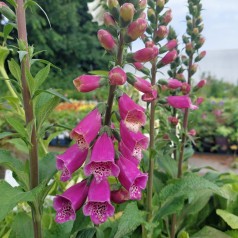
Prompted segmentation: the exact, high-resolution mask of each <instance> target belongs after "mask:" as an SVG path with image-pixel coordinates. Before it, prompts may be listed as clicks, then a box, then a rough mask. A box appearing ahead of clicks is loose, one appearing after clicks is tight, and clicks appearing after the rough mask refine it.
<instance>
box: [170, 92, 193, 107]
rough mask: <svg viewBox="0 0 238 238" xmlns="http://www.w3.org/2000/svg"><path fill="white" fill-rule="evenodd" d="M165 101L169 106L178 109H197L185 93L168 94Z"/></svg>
mask: <svg viewBox="0 0 238 238" xmlns="http://www.w3.org/2000/svg"><path fill="white" fill-rule="evenodd" d="M167 102H168V104H169V105H170V106H172V107H174V108H180V109H184V108H190V109H192V110H196V109H198V107H197V106H196V105H193V104H192V101H191V99H190V97H188V96H187V95H184V96H169V97H168V98H167Z"/></svg>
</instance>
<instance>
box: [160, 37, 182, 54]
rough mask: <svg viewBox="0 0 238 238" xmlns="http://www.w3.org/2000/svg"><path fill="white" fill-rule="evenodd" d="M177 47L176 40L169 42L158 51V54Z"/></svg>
mask: <svg viewBox="0 0 238 238" xmlns="http://www.w3.org/2000/svg"><path fill="white" fill-rule="evenodd" d="M177 45H178V42H177V40H176V39H173V40H170V41H169V42H168V43H167V44H166V45H164V46H163V47H161V48H160V49H159V52H160V53H161V54H162V53H164V52H166V51H171V50H173V49H174V48H176V47H177Z"/></svg>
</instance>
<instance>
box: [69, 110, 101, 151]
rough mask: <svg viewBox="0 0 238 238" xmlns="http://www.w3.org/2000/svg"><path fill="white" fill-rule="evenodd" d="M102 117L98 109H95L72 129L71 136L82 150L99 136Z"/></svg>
mask: <svg viewBox="0 0 238 238" xmlns="http://www.w3.org/2000/svg"><path fill="white" fill-rule="evenodd" d="M101 119H102V118H101V114H100V112H99V111H98V109H94V110H93V111H91V112H90V113H89V114H88V115H87V116H86V117H84V118H83V119H82V120H81V121H80V122H79V124H78V125H77V126H76V127H75V128H74V129H73V130H72V131H71V133H70V136H71V138H72V139H74V140H76V142H77V144H78V146H79V148H80V149H81V150H84V149H88V148H89V146H90V143H91V142H92V141H93V140H94V139H95V137H96V136H97V134H98V132H99V130H100V128H101Z"/></svg>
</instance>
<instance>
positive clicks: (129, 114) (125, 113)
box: [118, 93, 146, 132]
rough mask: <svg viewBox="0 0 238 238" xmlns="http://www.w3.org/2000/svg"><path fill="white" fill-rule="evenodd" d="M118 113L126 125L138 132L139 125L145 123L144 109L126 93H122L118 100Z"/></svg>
mask: <svg viewBox="0 0 238 238" xmlns="http://www.w3.org/2000/svg"><path fill="white" fill-rule="evenodd" d="M118 104H119V113H120V116H121V119H122V120H123V121H124V123H125V125H126V127H127V128H128V129H129V130H131V131H134V132H138V131H139V129H140V127H141V126H144V125H145V122H146V116H145V109H144V108H143V107H141V106H139V105H138V104H136V103H135V102H134V101H133V100H132V99H131V98H130V97H129V96H128V95H127V94H125V93H124V94H123V95H122V96H121V97H120V99H119V101H118Z"/></svg>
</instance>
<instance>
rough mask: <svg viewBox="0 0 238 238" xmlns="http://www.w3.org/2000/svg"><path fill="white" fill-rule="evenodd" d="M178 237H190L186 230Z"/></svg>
mask: <svg viewBox="0 0 238 238" xmlns="http://www.w3.org/2000/svg"><path fill="white" fill-rule="evenodd" d="M178 238H189V234H188V232H186V231H181V232H179V234H178Z"/></svg>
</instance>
